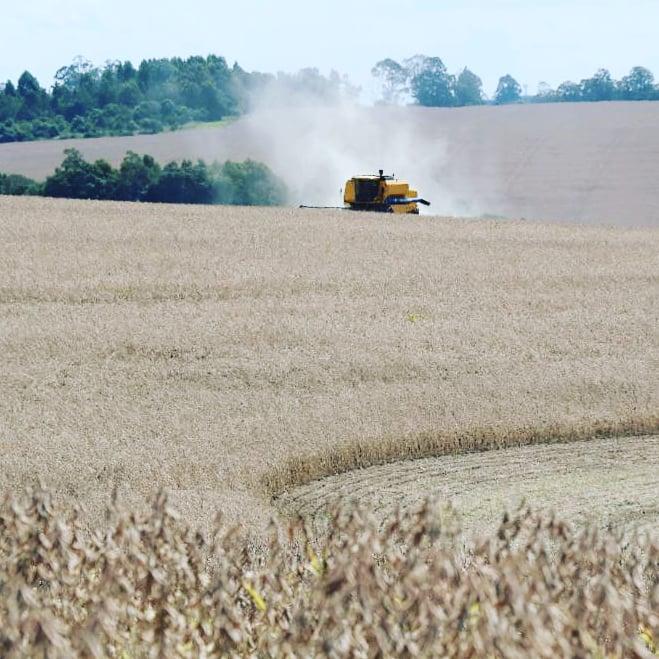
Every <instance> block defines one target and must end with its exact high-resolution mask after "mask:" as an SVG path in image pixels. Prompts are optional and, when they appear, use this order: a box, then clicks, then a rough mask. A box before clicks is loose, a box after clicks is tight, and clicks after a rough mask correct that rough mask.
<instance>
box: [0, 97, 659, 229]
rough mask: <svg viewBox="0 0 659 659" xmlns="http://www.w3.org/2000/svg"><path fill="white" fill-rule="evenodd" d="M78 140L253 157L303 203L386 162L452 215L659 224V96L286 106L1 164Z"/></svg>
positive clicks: (41, 160) (46, 163) (119, 147)
mask: <svg viewBox="0 0 659 659" xmlns="http://www.w3.org/2000/svg"><path fill="white" fill-rule="evenodd" d="M68 147H75V148H78V149H80V150H81V151H82V152H83V154H84V155H85V156H86V157H87V158H90V159H95V158H107V159H109V160H111V161H112V162H113V163H114V164H118V162H119V161H120V160H121V159H122V158H123V156H124V154H125V153H126V151H127V150H134V151H138V152H140V153H150V154H152V155H154V156H156V157H157V158H158V159H159V160H160V161H163V162H165V161H168V160H172V159H181V158H192V159H196V158H203V159H205V160H207V161H212V160H215V159H217V160H220V161H222V160H225V159H227V158H231V159H237V160H243V159H244V158H247V157H251V158H255V159H257V160H261V161H263V162H265V163H266V164H268V165H269V166H271V167H272V168H273V169H274V171H275V172H276V173H278V174H280V175H281V176H283V178H284V179H285V180H286V182H287V183H288V185H289V187H290V188H291V190H292V191H293V199H292V202H305V203H310V204H328V205H337V204H339V203H340V200H341V197H340V194H339V189H340V188H341V186H342V185H343V183H344V181H345V179H346V178H347V177H348V176H350V175H352V174H354V173H361V172H369V171H371V172H372V171H375V170H377V169H378V168H379V167H383V168H385V169H386V170H387V171H394V172H395V173H396V174H398V175H400V176H402V177H405V178H409V179H410V180H411V181H412V182H413V183H414V184H415V185H416V186H417V187H418V188H419V190H420V191H421V192H422V193H423V194H424V196H426V197H428V198H429V199H431V200H432V201H433V207H432V212H433V213H437V214H444V215H468V216H480V215H501V216H507V217H513V218H521V217H524V218H527V219H536V220H538V219H539V220H561V221H566V222H574V221H577V222H586V223H605V224H613V225H618V226H635V225H645V226H659V186H657V184H656V171H657V166H658V164H659V103H651V102H637V103H634V102H618V103H578V104H569V103H565V104H550V105H519V106H505V107H475V108H459V109H429V108H416V107H409V108H381V109H373V108H372V109H355V108H349V107H345V108H341V109H334V110H320V109H319V110H312V109H305V110H279V111H269V112H264V113H262V114H255V115H251V116H249V117H246V118H243V119H241V120H239V121H237V122H235V123H233V124H230V125H228V126H224V127H211V128H198V129H195V130H184V131H179V132H173V133H164V134H159V135H151V136H135V137H123V138H121V137H119V138H102V139H90V140H68V141H55V142H32V143H21V144H3V145H0V171H4V172H13V173H21V174H25V175H28V176H31V177H35V178H43V177H45V176H46V175H48V174H49V173H51V172H52V171H53V169H54V168H55V167H56V166H57V165H58V164H59V162H60V161H61V159H62V152H63V150H64V149H65V148H68Z"/></svg>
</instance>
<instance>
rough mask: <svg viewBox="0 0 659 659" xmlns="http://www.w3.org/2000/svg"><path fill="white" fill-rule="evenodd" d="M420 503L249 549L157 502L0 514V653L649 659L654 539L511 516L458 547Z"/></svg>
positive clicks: (34, 502)
mask: <svg viewBox="0 0 659 659" xmlns="http://www.w3.org/2000/svg"><path fill="white" fill-rule="evenodd" d="M451 512H452V511H451V510H450V509H448V510H447V509H446V508H445V507H444V508H442V507H439V506H437V505H435V504H433V503H430V502H427V503H425V504H424V505H423V506H422V507H421V508H420V509H419V510H418V512H416V513H415V514H413V515H407V516H404V517H403V516H397V517H396V518H394V519H391V520H390V521H389V522H388V523H387V524H386V525H385V526H384V527H382V526H379V525H378V524H377V523H376V522H374V521H373V520H372V519H371V518H370V517H369V515H368V513H367V512H366V511H364V510H360V509H352V510H347V509H345V510H342V511H341V510H339V511H337V512H336V513H335V514H334V516H333V518H332V520H331V523H330V525H329V531H328V534H327V535H326V536H325V537H323V538H312V537H311V536H310V534H309V533H308V531H307V530H306V529H305V526H304V523H303V522H298V523H294V524H292V525H291V526H290V528H289V529H288V530H287V532H286V531H285V530H284V529H283V528H282V527H280V526H277V525H275V524H273V526H272V532H271V538H270V540H268V541H266V542H263V543H262V544H261V543H260V542H254V541H253V540H252V541H250V540H248V539H246V538H244V537H242V536H241V535H240V533H239V532H237V531H235V530H234V531H232V530H228V529H225V528H224V527H223V526H222V525H221V523H220V522H219V520H218V524H217V526H216V531H215V533H214V535H213V537H212V538H210V539H205V538H203V537H202V535H201V534H199V533H197V532H195V531H194V530H192V529H190V528H189V527H187V526H186V524H185V523H184V522H182V521H181V520H180V519H179V517H178V515H177V514H176V513H175V511H173V510H172V509H171V507H170V505H169V504H168V501H167V498H166V496H164V495H160V496H159V497H157V498H156V499H155V500H154V502H153V506H152V510H151V512H150V513H149V514H148V515H145V516H138V515H136V514H134V513H131V512H130V511H128V510H125V509H122V507H121V506H119V505H114V504H113V505H112V506H111V507H110V509H109V510H108V517H107V524H106V527H105V528H104V529H102V530H99V531H97V532H95V533H94V534H90V533H88V532H87V531H85V530H84V529H83V528H82V525H81V524H80V522H79V521H78V519H77V516H76V513H75V511H67V510H64V509H62V510H60V509H56V508H55V507H54V506H53V504H52V502H51V499H50V496H49V494H48V493H47V492H43V491H34V492H32V491H30V492H28V493H27V494H26V495H24V496H22V497H17V496H12V497H8V498H7V499H6V500H5V501H4V503H3V504H2V506H0V655H1V656H3V657H19V656H21V657H23V656H47V657H59V656H94V657H103V656H115V657H132V656H182V657H193V656H195V657H196V656H330V657H347V656H350V657H353V656H354V657H371V656H372V657H376V656H378V657H381V656H429V655H433V656H451V657H454V656H476V655H477V656H495V657H498V656H506V657H527V656H536V657H568V656H569V657H576V656H578V657H586V656H592V657H605V656H606V657H608V656H634V657H644V656H652V653H653V652H654V651H656V648H655V646H654V643H656V639H657V633H658V632H659V616H658V611H659V583H658V577H657V563H658V561H659V542H658V539H657V537H656V536H647V535H645V536H628V537H624V538H623V537H618V536H616V535H614V534H608V533H607V534H599V533H598V532H597V531H595V530H593V529H586V530H582V531H578V532H577V531H575V530H573V529H571V528H570V527H569V526H567V525H565V524H564V523H562V522H561V521H559V520H557V519H555V518H554V517H553V516H550V515H546V514H537V513H534V512H531V511H528V510H524V511H518V512H517V513H515V514H514V515H512V516H505V517H504V519H503V521H502V523H501V525H500V527H499V528H498V530H497V531H496V532H495V533H493V534H492V535H490V536H489V537H486V538H484V539H482V540H478V541H473V542H472V541H466V540H465V539H464V538H463V537H462V536H460V535H459V531H458V529H457V528H456V527H455V522H454V520H455V516H454V515H452V514H451Z"/></svg>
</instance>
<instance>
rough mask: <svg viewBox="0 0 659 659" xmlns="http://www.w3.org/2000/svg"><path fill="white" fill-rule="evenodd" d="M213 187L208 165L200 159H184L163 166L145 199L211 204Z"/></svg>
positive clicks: (213, 193)
mask: <svg viewBox="0 0 659 659" xmlns="http://www.w3.org/2000/svg"><path fill="white" fill-rule="evenodd" d="M214 199H215V188H214V185H213V182H212V180H211V178H210V175H209V171H208V167H207V166H206V165H205V163H204V162H202V161H201V160H200V161H198V162H197V163H196V164H195V163H192V162H191V161H190V160H184V161H183V162H182V163H181V164H180V165H179V164H178V163H176V162H170V163H169V164H167V165H165V167H163V170H162V173H161V175H160V178H159V179H158V181H157V182H156V183H154V184H153V185H152V186H150V188H149V190H148V192H147V194H146V200H147V201H159V202H167V203H172V204H212V203H213V201H214Z"/></svg>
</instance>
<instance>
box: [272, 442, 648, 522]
mask: <svg viewBox="0 0 659 659" xmlns="http://www.w3.org/2000/svg"><path fill="white" fill-rule="evenodd" d="M657 492H659V435H655V436H649V437H620V438H611V439H599V440H592V441H587V442H575V443H573V444H570V445H551V446H526V447H521V448H510V449H502V450H495V451H487V452H485V453H478V454H468V455H462V456H444V457H438V458H429V459H425V460H410V461H404V462H397V463H393V464H388V465H383V466H380V467H369V468H367V469H359V470H355V471H352V472H349V473H346V474H341V475H338V476H332V477H329V478H324V479H322V480H319V481H314V482H312V483H309V484H308V485H304V486H302V487H298V488H296V489H295V490H292V491H291V492H288V493H286V494H285V495H283V496H281V497H280V498H279V499H277V503H276V505H277V508H278V509H279V510H280V511H281V513H282V514H283V515H284V516H287V515H291V514H298V513H299V514H301V515H303V516H305V517H307V518H309V519H310V520H312V521H313V522H314V523H315V524H317V525H319V526H321V527H322V525H323V524H324V523H325V521H326V520H327V519H328V510H329V509H330V508H331V507H332V506H333V505H334V504H336V503H340V502H344V503H345V502H347V501H357V502H359V503H361V504H365V505H366V506H367V507H368V508H369V509H370V510H372V511H373V512H374V513H375V514H376V515H377V516H378V517H379V518H380V519H382V520H383V521H384V520H386V519H387V518H389V517H390V516H391V515H392V514H393V512H394V511H395V510H396V509H397V508H402V509H403V510H405V509H414V508H416V507H417V506H419V505H420V504H421V503H422V502H423V500H424V499H425V498H426V497H428V496H431V497H436V498H437V499H439V500H440V501H444V502H448V501H450V502H451V503H452V504H453V505H454V506H455V509H456V512H457V513H458V515H459V519H460V521H461V523H462V526H463V528H464V530H465V531H466V532H467V533H484V532H487V531H491V530H493V529H494V528H495V527H496V525H497V523H498V522H499V521H500V519H501V514H502V511H504V510H506V509H508V510H512V509H514V508H516V507H517V506H519V505H520V504H521V503H522V502H523V501H525V502H526V503H527V504H528V505H530V506H532V507H533V508H535V509H540V508H542V509H549V510H553V511H555V512H556V513H557V514H558V515H559V516H560V517H561V518H563V519H565V520H567V521H570V522H572V523H575V524H579V525H584V524H585V523H587V522H591V523H594V524H595V525H597V526H599V527H601V528H604V527H615V528H626V529H628V530H632V529H640V530H642V529H655V530H656V529H657V528H659V498H658V496H657Z"/></svg>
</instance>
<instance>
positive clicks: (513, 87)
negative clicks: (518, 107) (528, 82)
mask: <svg viewBox="0 0 659 659" xmlns="http://www.w3.org/2000/svg"><path fill="white" fill-rule="evenodd" d="M521 97H522V88H521V86H520V84H519V83H518V82H517V80H515V78H513V77H512V76H511V75H509V74H507V75H505V76H503V77H501V78H499V84H498V85H497V91H496V93H495V95H494V102H495V103H496V104H497V105H505V104H507V103H518V102H519V101H520V99H521Z"/></svg>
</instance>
